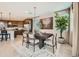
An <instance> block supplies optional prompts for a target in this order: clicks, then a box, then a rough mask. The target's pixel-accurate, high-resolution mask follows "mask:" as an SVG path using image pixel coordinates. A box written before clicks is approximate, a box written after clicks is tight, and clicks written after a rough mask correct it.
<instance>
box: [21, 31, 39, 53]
mask: <svg viewBox="0 0 79 59" xmlns="http://www.w3.org/2000/svg"><path fill="white" fill-rule="evenodd" d="M24 42H25V43H26V47H27V48H29V46H30V45H31V46H33V51H34V52H35V45H37V44H38V42H39V40H37V39H36V38H35V37H34V34H33V33H30V32H27V31H25V32H24V33H23V40H22V45H23V43H24Z"/></svg>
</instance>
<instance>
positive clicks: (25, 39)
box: [22, 31, 28, 45]
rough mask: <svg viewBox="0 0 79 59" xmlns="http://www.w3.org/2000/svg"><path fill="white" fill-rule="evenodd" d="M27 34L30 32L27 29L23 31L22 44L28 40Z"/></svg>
mask: <svg viewBox="0 0 79 59" xmlns="http://www.w3.org/2000/svg"><path fill="white" fill-rule="evenodd" d="M27 34H28V32H27V31H24V32H23V39H22V45H23V44H24V43H26V42H27Z"/></svg>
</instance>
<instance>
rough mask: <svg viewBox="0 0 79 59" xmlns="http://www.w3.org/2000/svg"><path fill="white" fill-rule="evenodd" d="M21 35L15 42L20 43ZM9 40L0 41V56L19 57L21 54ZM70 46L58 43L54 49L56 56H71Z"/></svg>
mask: <svg viewBox="0 0 79 59" xmlns="http://www.w3.org/2000/svg"><path fill="white" fill-rule="evenodd" d="M21 40H22V36H17V38H16V39H15V42H16V43H21ZM11 42H12V41H10V40H8V41H7V42H6V41H3V42H0V57H21V56H22V55H21V54H19V53H18V52H17V50H16V49H15V48H14V47H13V46H12V45H11ZM71 56H72V47H71V46H69V45H68V44H58V48H57V50H56V57H71Z"/></svg>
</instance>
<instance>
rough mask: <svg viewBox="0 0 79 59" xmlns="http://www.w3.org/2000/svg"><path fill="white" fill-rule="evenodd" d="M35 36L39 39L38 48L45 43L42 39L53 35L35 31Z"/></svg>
mask: <svg viewBox="0 0 79 59" xmlns="http://www.w3.org/2000/svg"><path fill="white" fill-rule="evenodd" d="M34 36H35V38H36V39H38V40H39V48H40V49H41V48H43V47H44V45H45V43H44V41H45V40H46V39H48V38H49V37H51V36H53V34H51V33H35V35H34Z"/></svg>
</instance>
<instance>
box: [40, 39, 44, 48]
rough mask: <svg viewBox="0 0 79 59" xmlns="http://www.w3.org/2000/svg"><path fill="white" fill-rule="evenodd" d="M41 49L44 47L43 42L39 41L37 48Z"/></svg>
mask: <svg viewBox="0 0 79 59" xmlns="http://www.w3.org/2000/svg"><path fill="white" fill-rule="evenodd" d="M42 47H44V40H43V39H42V40H41V39H39V48H40V49H41V48H42Z"/></svg>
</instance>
